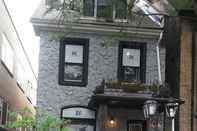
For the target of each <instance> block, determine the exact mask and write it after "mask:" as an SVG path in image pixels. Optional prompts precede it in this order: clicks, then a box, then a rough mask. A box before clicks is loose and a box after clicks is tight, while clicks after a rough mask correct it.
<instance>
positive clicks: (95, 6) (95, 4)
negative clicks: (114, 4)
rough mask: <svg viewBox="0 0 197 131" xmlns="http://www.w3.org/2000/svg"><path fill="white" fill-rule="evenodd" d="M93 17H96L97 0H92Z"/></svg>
mask: <svg viewBox="0 0 197 131" xmlns="http://www.w3.org/2000/svg"><path fill="white" fill-rule="evenodd" d="M94 17H97V0H94Z"/></svg>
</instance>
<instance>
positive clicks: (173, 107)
mask: <svg viewBox="0 0 197 131" xmlns="http://www.w3.org/2000/svg"><path fill="white" fill-rule="evenodd" d="M178 107H179V103H167V104H166V105H165V108H166V114H167V117H169V118H172V119H174V117H175V115H176V112H177V110H178Z"/></svg>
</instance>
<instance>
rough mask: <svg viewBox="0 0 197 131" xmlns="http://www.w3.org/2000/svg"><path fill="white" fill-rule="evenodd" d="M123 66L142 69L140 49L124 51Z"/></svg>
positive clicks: (125, 49)
mask: <svg viewBox="0 0 197 131" xmlns="http://www.w3.org/2000/svg"><path fill="white" fill-rule="evenodd" d="M122 63H123V66H132V67H140V49H127V48H124V49H123V62H122Z"/></svg>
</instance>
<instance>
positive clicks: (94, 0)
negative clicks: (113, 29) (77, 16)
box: [83, 0, 127, 19]
mask: <svg viewBox="0 0 197 131" xmlns="http://www.w3.org/2000/svg"><path fill="white" fill-rule="evenodd" d="M83 4H84V6H83V14H84V16H92V17H98V18H111V19H126V14H127V2H126V0H121V1H116V0H84V2H83Z"/></svg>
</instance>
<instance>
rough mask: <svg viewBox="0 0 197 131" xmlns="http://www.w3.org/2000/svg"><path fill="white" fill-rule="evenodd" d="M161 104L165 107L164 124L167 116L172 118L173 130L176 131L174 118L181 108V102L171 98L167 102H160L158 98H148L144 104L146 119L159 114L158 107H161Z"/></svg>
mask: <svg viewBox="0 0 197 131" xmlns="http://www.w3.org/2000/svg"><path fill="white" fill-rule="evenodd" d="M159 105H160V106H161V107H162V108H163V109H162V110H163V111H164V124H165V118H166V116H167V117H168V118H170V119H171V120H172V131H174V118H175V115H176V112H177V111H178V108H179V103H177V102H175V101H171V100H169V101H166V102H165V103H158V102H157V101H156V100H147V101H146V102H145V103H144V106H143V112H144V117H145V119H150V118H151V117H153V116H155V115H156V114H157V108H158V107H159ZM164 126H165V125H164ZM164 131H165V127H164Z"/></svg>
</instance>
